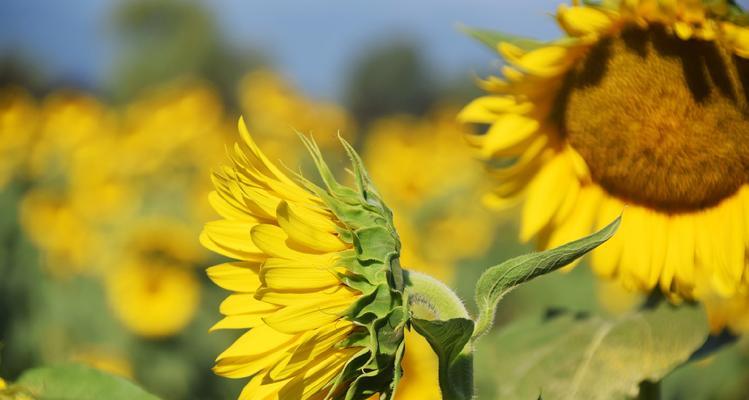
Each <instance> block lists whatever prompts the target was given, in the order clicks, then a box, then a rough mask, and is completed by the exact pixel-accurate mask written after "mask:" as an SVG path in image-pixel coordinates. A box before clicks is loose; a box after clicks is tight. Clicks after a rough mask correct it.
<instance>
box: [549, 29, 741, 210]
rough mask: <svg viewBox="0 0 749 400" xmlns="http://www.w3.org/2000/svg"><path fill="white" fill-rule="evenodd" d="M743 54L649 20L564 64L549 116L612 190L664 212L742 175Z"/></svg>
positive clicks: (693, 202) (719, 195) (702, 202)
mask: <svg viewBox="0 0 749 400" xmlns="http://www.w3.org/2000/svg"><path fill="white" fill-rule="evenodd" d="M748 93H749V61H747V60H744V59H741V58H738V57H735V56H733V55H732V54H731V53H730V52H728V51H727V50H726V49H724V48H722V47H721V46H720V45H719V44H716V43H713V42H706V41H700V40H687V41H684V40H681V39H678V38H676V37H674V36H672V35H670V34H668V33H667V32H666V31H665V30H664V29H662V28H660V27H658V26H651V27H650V28H648V29H647V30H642V29H634V28H632V29H628V30H625V31H623V32H622V33H621V34H620V35H618V36H615V37H612V38H608V39H605V40H602V41H601V42H599V43H598V44H597V45H595V46H594V47H593V48H592V49H591V50H590V51H589V52H588V54H587V55H586V56H585V57H583V59H582V60H581V62H579V63H578V64H577V66H576V67H575V68H574V69H573V70H572V71H570V72H569V74H568V76H567V78H566V81H565V86H564V89H563V90H562V92H561V94H560V97H559V99H558V100H557V103H556V110H555V112H554V113H553V117H554V119H555V120H556V122H557V123H559V125H560V127H561V132H562V134H563V135H565V137H566V138H567V140H568V141H569V143H570V144H571V145H572V147H574V148H575V150H577V151H578V152H579V153H580V155H581V156H582V157H583V158H584V159H585V161H586V162H587V164H588V166H589V167H590V171H591V174H592V177H593V179H594V180H595V181H596V182H597V183H598V184H600V185H601V186H602V187H603V188H604V189H606V190H607V191H608V192H609V193H611V194H612V195H615V196H617V197H620V198H622V199H624V200H626V201H629V202H632V203H636V204H642V205H646V206H648V207H652V208H655V209H658V210H661V211H665V212H683V211H691V210H697V209H701V208H705V207H708V206H711V205H715V204H717V203H718V202H720V201H721V200H722V199H724V198H726V197H727V196H730V195H731V194H733V193H735V192H736V190H737V189H738V188H739V187H740V186H741V185H742V184H744V183H747V182H749V97H748Z"/></svg>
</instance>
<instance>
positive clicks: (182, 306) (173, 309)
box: [106, 259, 200, 338]
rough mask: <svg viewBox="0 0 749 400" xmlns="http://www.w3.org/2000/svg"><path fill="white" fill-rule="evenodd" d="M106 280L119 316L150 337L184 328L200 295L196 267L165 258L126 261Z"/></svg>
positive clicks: (108, 293)
mask: <svg viewBox="0 0 749 400" xmlns="http://www.w3.org/2000/svg"><path fill="white" fill-rule="evenodd" d="M106 284H107V296H108V298H109V304H110V306H111V307H112V310H113V311H114V313H115V316H117V318H118V319H119V320H120V321H121V322H122V323H123V325H125V327H126V328H128V329H129V330H131V331H132V332H133V333H135V334H137V335H140V336H144V337H148V338H159V337H165V336H171V335H174V334H176V333H178V332H179V331H181V330H182V329H183V328H184V327H185V326H186V325H187V324H188V323H189V322H190V321H191V320H192V317H193V316H194V314H195V310H196V308H197V306H198V302H199V299H200V284H199V282H198V279H197V278H196V277H195V273H194V270H193V269H191V268H187V267H186V266H184V265H179V264H176V265H175V264H169V263H166V262H162V261H152V262H146V261H145V260H137V259H136V260H129V261H126V262H124V263H123V264H122V265H121V266H118V267H117V268H116V270H115V271H113V272H111V273H110V275H109V276H108V278H107V280H106Z"/></svg>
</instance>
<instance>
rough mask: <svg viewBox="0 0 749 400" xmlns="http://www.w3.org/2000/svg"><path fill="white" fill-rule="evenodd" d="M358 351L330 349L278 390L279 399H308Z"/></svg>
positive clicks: (332, 377) (326, 383) (331, 378)
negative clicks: (323, 356) (321, 357)
mask: <svg viewBox="0 0 749 400" xmlns="http://www.w3.org/2000/svg"><path fill="white" fill-rule="evenodd" d="M357 352H358V349H341V350H337V351H331V352H330V353H328V354H326V356H325V358H323V359H321V360H319V362H318V363H317V364H315V365H313V366H312V367H311V368H309V369H307V370H305V371H304V372H303V374H302V375H297V376H296V378H294V379H292V380H291V381H289V383H287V384H286V385H285V386H284V387H283V388H282V389H281V390H280V392H279V398H281V399H300V400H309V399H310V398H312V396H315V395H316V394H317V393H318V392H320V391H321V390H323V388H325V386H327V385H328V384H329V383H330V381H331V380H333V379H334V378H335V377H336V376H337V375H338V374H339V373H341V370H342V369H343V367H344V365H346V363H347V362H348V361H349V360H350V359H351V358H352V357H353V356H354V354H356V353H357Z"/></svg>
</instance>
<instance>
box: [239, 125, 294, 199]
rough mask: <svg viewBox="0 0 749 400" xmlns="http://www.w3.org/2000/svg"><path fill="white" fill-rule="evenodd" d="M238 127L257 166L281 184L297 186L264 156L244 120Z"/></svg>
mask: <svg viewBox="0 0 749 400" xmlns="http://www.w3.org/2000/svg"><path fill="white" fill-rule="evenodd" d="M237 127H238V129H239V135H240V137H241V138H242V140H243V142H244V144H245V145H247V147H248V148H249V150H250V154H248V156H252V157H253V158H254V160H255V161H257V163H258V165H256V166H257V167H259V168H264V169H266V170H267V173H268V175H270V176H272V177H273V178H275V179H277V180H278V181H280V182H283V183H285V184H287V185H291V186H296V184H295V183H294V181H292V180H291V179H289V178H288V177H287V176H286V175H285V174H284V173H282V172H281V171H280V170H279V169H278V168H276V166H275V165H274V164H273V163H272V162H270V160H268V158H267V157H266V156H265V154H263V152H262V151H261V150H260V147H258V145H257V144H256V143H255V141H254V140H253V139H252V135H250V132H249V130H248V129H247V125H246V124H245V123H244V118H243V117H240V118H239V122H238V123H237Z"/></svg>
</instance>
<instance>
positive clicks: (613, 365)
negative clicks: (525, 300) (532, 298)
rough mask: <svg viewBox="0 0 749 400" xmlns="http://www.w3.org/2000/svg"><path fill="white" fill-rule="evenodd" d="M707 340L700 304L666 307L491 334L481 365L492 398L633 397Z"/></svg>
mask: <svg viewBox="0 0 749 400" xmlns="http://www.w3.org/2000/svg"><path fill="white" fill-rule="evenodd" d="M707 336H708V328H707V320H706V317H705V314H704V312H703V311H702V309H701V308H699V307H697V306H694V305H682V306H680V307H674V306H671V305H668V304H665V303H662V304H660V305H659V306H657V307H655V308H651V309H643V310H640V311H638V312H634V313H631V314H628V315H624V316H621V317H618V318H614V317H612V318H603V317H599V316H582V315H575V314H572V313H564V314H561V315H558V316H555V317H550V318H539V317H531V318H526V319H524V320H520V321H518V322H516V323H513V324H511V325H509V326H508V327H506V328H504V329H502V330H500V331H498V332H496V333H494V334H492V335H489V336H487V338H486V340H485V341H484V342H483V343H482V344H481V345H480V346H479V349H478V351H477V354H479V358H478V359H477V361H478V364H479V366H480V368H482V369H486V370H489V371H492V374H491V375H492V379H493V380H494V382H493V383H492V384H489V383H488V384H487V385H486V386H485V387H492V386H491V385H493V389H494V393H485V394H486V395H490V398H496V399H500V400H501V399H513V400H515V399H536V398H538V396H539V395H541V396H543V398H544V399H545V400H555V399H590V400H596V399H600V400H616V399H626V398H628V397H632V396H636V395H637V392H638V385H639V384H640V383H641V382H643V381H646V380H648V381H654V382H657V381H660V380H661V379H662V378H663V377H664V376H666V375H667V374H668V373H669V372H671V371H672V370H673V369H674V368H675V367H677V366H679V365H681V364H682V363H684V362H685V361H686V360H688V359H689V357H690V356H691V355H692V354H693V353H694V351H695V350H697V349H698V348H699V347H700V346H701V345H702V344H703V343H704V342H705V339H706V338H707ZM487 398H489V397H487Z"/></svg>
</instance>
